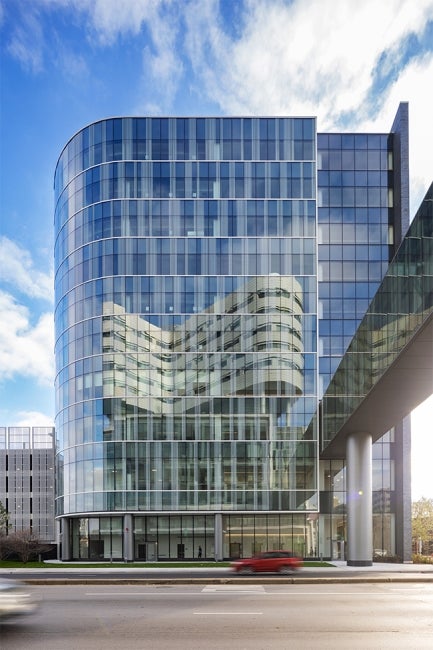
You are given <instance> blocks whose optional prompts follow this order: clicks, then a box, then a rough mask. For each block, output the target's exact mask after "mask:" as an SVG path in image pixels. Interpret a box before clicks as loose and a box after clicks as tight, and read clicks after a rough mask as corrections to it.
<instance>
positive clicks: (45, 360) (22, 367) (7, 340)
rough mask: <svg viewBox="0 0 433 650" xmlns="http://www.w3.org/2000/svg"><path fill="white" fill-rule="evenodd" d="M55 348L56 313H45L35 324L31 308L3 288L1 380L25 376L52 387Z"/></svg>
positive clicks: (0, 298) (0, 295) (0, 302)
mask: <svg viewBox="0 0 433 650" xmlns="http://www.w3.org/2000/svg"><path fill="white" fill-rule="evenodd" d="M53 350H54V324H53V314H52V313H45V314H42V315H41V316H40V317H39V318H38V320H37V322H36V323H35V324H32V323H31V321H30V314H29V310H28V309H27V307H25V306H24V305H20V304H18V303H17V302H16V301H15V299H14V298H13V297H12V296H11V295H10V294H8V293H6V292H4V291H1V290H0V381H4V380H8V379H11V378H12V377H14V376H16V375H21V376H26V377H33V378H34V379H35V380H36V382H37V383H38V384H41V385H46V386H52V385H53V382H54V352H53Z"/></svg>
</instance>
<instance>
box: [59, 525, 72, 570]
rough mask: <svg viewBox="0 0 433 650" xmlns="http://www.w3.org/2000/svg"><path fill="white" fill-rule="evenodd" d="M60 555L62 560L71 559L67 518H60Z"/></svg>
mask: <svg viewBox="0 0 433 650" xmlns="http://www.w3.org/2000/svg"><path fill="white" fill-rule="evenodd" d="M61 539H62V557H61V559H62V560H63V561H66V560H70V559H71V549H70V544H69V519H67V518H66V517H63V518H62V537H61Z"/></svg>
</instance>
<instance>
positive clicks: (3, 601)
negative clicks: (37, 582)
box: [0, 580, 38, 623]
mask: <svg viewBox="0 0 433 650" xmlns="http://www.w3.org/2000/svg"><path fill="white" fill-rule="evenodd" d="M37 607H38V604H37V602H36V601H35V599H34V598H33V596H32V594H31V593H30V592H29V590H28V588H27V586H26V585H25V584H23V583H22V582H17V581H16V580H0V623H3V622H4V621H5V620H7V619H9V618H12V617H14V616H19V615H21V614H32V613H33V612H34V611H35V610H36V609H37Z"/></svg>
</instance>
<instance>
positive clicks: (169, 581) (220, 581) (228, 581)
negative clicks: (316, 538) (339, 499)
mask: <svg viewBox="0 0 433 650" xmlns="http://www.w3.org/2000/svg"><path fill="white" fill-rule="evenodd" d="M22 582H24V583H26V584H28V585H52V586H60V585H147V586H152V585H194V584H196V585H212V584H213V585H245V584H261V585H270V584H292V585H296V584H298V585H302V584H303V585H306V584H310V585H311V584H362V583H375V584H378V583H391V582H394V583H407V582H412V583H433V575H432V576H427V575H426V576H420V575H416V576H411V575H407V576H381V577H379V576H371V577H365V578H360V577H353V578H351V577H347V578H346V577H338V578H337V577H333V578H331V577H329V578H287V577H284V578H258V577H246V578H153V579H152V578H119V579H113V578H72V577H71V578H26V579H23V580H22Z"/></svg>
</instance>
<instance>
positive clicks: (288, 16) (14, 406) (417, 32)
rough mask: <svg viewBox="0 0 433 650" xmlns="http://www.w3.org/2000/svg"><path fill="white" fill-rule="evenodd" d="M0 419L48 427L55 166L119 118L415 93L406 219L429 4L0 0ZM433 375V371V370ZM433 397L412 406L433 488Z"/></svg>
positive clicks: (416, 170)
mask: <svg viewBox="0 0 433 650" xmlns="http://www.w3.org/2000/svg"><path fill="white" fill-rule="evenodd" d="M0 56H1V70H0V73H1V77H0V109H1V113H0V143H1V144H0V425H3V426H5V425H6V426H12V425H14V426H20V425H21V426H24V425H42V426H43V425H46V424H52V423H53V416H54V394H53V389H52V386H53V378H54V357H53V346H54V344H53V340H54V333H53V256H52V251H53V174H54V169H55V165H56V161H57V158H58V156H59V154H60V152H61V150H62V148H63V147H64V145H65V144H66V142H67V141H68V140H69V138H70V137H71V136H72V135H73V134H74V133H75V132H76V131H78V130H79V129H81V128H82V127H83V126H84V125H86V124H88V123H89V122H93V121H95V120H98V119H101V118H106V117H111V116H115V115H216V116H218V115H230V114H232V115H303V116H305V115H308V116H310V115H315V116H317V118H318V130H319V131H325V130H326V131H332V130H335V131H343V130H345V131H352V132H363V131H364V132H365V131H368V132H371V131H373V132H374V131H377V132H388V131H389V130H390V127H391V125H392V122H393V118H394V115H395V113H396V111H397V108H398V104H399V102H400V101H408V102H409V133H410V191H411V215H412V217H413V216H414V214H415V212H416V209H417V208H418V206H419V204H420V202H421V200H422V198H423V196H424V194H425V192H426V190H427V188H428V186H429V185H430V183H431V181H432V179H433V158H432V153H431V152H432V151H433V129H432V128H431V116H432V95H433V0H416V1H414V0H383V1H382V2H377V0H362V2H359V0H292V1H290V0H0ZM432 384H433V378H432ZM432 422H433V398H431V399H430V400H429V401H428V404H427V405H424V406H423V407H420V408H419V409H418V411H417V413H416V414H414V415H413V416H412V423H413V438H412V441H413V458H412V465H413V483H412V488H413V498H414V499H418V498H420V497H421V496H426V497H429V498H433V480H432V479H431V470H430V467H428V468H427V462H429V464H430V463H431V458H433V425H432Z"/></svg>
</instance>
